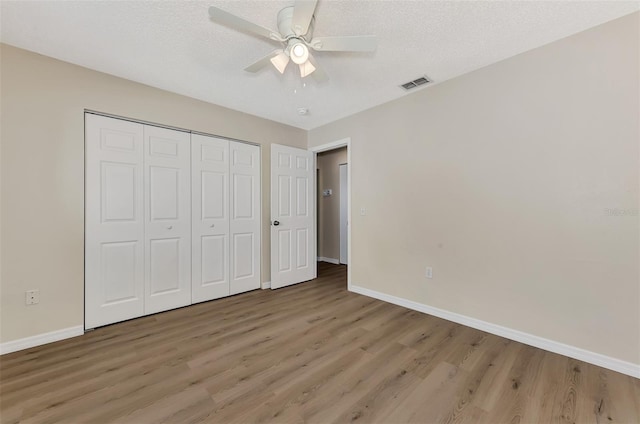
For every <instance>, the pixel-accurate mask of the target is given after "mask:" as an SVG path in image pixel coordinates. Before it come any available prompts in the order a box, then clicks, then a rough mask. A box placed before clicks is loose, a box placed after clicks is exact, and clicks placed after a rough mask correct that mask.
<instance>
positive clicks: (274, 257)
mask: <svg viewBox="0 0 640 424" xmlns="http://www.w3.org/2000/svg"><path fill="white" fill-rule="evenodd" d="M314 172H315V166H314V163H313V153H312V152H309V151H307V150H302V149H296V148H293V147H288V146H281V145H279V144H272V145H271V288H272V289H277V288H280V287H284V286H288V285H291V284H296V283H300V282H302V281H308V280H311V279H313V278H316V234H315V228H314V216H313V214H314V208H315V202H314V199H315V186H314V184H313V173H314Z"/></svg>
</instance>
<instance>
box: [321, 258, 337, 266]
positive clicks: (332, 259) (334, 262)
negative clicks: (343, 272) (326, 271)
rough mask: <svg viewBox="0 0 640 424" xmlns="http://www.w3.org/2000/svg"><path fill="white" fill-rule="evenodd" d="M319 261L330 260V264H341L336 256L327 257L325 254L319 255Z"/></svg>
mask: <svg viewBox="0 0 640 424" xmlns="http://www.w3.org/2000/svg"><path fill="white" fill-rule="evenodd" d="M318 262H329V263H330V264H335V265H340V261H339V260H338V259H334V258H325V257H324V256H318Z"/></svg>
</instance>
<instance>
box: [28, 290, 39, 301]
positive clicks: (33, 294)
mask: <svg viewBox="0 0 640 424" xmlns="http://www.w3.org/2000/svg"><path fill="white" fill-rule="evenodd" d="M38 303H40V290H27V292H26V297H25V304H27V305H37V304H38Z"/></svg>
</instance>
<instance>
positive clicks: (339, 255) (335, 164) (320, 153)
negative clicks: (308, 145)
mask: <svg viewBox="0 0 640 424" xmlns="http://www.w3.org/2000/svg"><path fill="white" fill-rule="evenodd" d="M311 150H312V151H314V152H315V153H316V160H315V163H316V178H317V180H316V187H317V191H316V211H317V213H316V235H317V243H318V249H317V252H318V253H317V256H318V258H317V260H318V268H317V269H318V277H322V276H324V274H327V273H336V272H340V271H342V272H347V275H348V274H349V273H348V265H349V259H350V255H349V251H350V243H349V233H350V231H349V221H350V219H349V216H350V213H349V211H350V207H349V203H350V202H349V200H350V184H349V168H350V166H349V160H350V152H349V140H342V141H340V142H336V143H331V144H329V145H324V146H319V147H317V148H313V149H311ZM349 280H350V279H349V277H348V276H347V281H349Z"/></svg>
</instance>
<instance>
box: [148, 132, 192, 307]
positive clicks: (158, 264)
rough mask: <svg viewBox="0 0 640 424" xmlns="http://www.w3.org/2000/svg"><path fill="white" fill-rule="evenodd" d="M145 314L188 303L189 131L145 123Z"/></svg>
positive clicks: (189, 229) (189, 218) (189, 265)
mask: <svg viewBox="0 0 640 424" xmlns="http://www.w3.org/2000/svg"><path fill="white" fill-rule="evenodd" d="M144 150H145V164H144V168H145V181H144V185H145V191H144V192H145V266H146V272H145V306H144V312H145V314H151V313H155V312H159V311H165V310H168V309H172V308H178V307H181V306H186V305H188V304H190V303H191V190H190V187H191V172H190V163H191V148H190V134H189V133H186V132H182V131H175V130H170V129H167V128H159V127H152V126H148V125H145V126H144Z"/></svg>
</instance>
